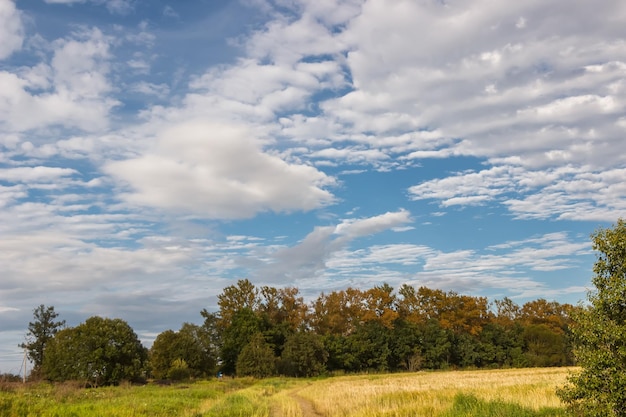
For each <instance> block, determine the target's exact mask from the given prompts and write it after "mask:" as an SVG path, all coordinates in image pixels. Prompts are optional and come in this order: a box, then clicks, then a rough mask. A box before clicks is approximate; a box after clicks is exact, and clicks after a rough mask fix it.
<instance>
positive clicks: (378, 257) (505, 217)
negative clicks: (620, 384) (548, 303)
mask: <svg viewBox="0 0 626 417" xmlns="http://www.w3.org/2000/svg"><path fill="white" fill-rule="evenodd" d="M625 21H626V3H624V2H623V1H621V0H597V1H594V2H589V1H586V0H585V1H583V0H553V1H550V2H545V1H534V0H532V1H524V2H502V1H494V0H471V1H467V0H463V1H460V0H459V1H457V0H451V1H435V0H418V1H415V0H410V1H409V0H406V1H404V0H397V1H393V2H388V1H382V0H349V1H342V2H336V1H330V0H315V1H309V0H241V1H225V0H224V1H218V0H203V1H200V0H196V1H176V2H173V1H154V0H29V1H19V2H16V1H14V0H0V207H1V208H2V210H0V274H1V280H0V323H2V326H1V327H0V371H3V372H18V371H19V369H20V363H21V356H20V352H19V349H18V348H17V345H18V344H19V343H20V342H22V341H23V338H24V334H25V331H26V325H27V323H28V321H29V320H30V319H31V318H32V310H33V308H34V307H36V306H37V305H39V304H42V303H43V304H46V305H54V306H55V308H56V310H57V311H58V312H59V313H60V314H61V317H62V318H65V319H66V320H67V322H68V324H69V325H76V324H78V323H79V322H81V321H84V320H85V319H86V318H88V317H90V316H92V315H103V316H108V317H120V318H123V319H125V320H127V321H128V322H129V323H130V324H131V326H133V328H134V329H135V330H136V332H137V333H138V334H139V335H140V337H141V338H142V340H144V341H145V342H146V344H148V345H149V344H150V343H151V340H153V339H154V337H155V336H156V335H157V334H158V333H160V332H161V331H164V330H166V329H178V328H179V327H180V325H181V324H182V323H183V322H185V321H187V322H200V316H199V312H200V310H201V309H202V308H209V309H213V308H215V301H216V298H215V297H216V295H217V294H219V293H220V292H221V290H222V289H223V288H224V287H226V286H228V285H231V284H233V283H235V282H236V280H237V279H240V278H249V279H250V280H252V282H254V283H255V284H256V285H258V286H262V285H272V286H276V287H282V286H297V287H298V288H299V289H300V290H301V292H302V294H303V295H304V296H305V297H306V298H307V299H308V300H311V299H313V298H314V297H316V296H317V295H319V294H320V293H321V292H322V291H325V292H328V291H332V290H335V289H342V288H346V287H348V286H353V287H359V288H364V289H365V288H371V287H372V286H374V285H378V284H381V283H383V282H387V283H389V284H390V285H392V286H393V287H395V288H397V287H399V286H400V285H401V284H403V283H409V284H411V285H415V286H421V285H425V286H428V287H431V288H440V289H444V290H454V291H457V292H460V293H464V294H470V295H477V296H488V297H489V298H490V300H492V301H493V300H494V299H500V298H503V297H505V296H507V297H510V298H512V299H513V300H515V301H516V302H518V303H519V304H523V303H524V302H526V301H528V300H533V299H537V298H547V299H549V300H557V301H559V302H569V303H576V302H578V301H579V300H583V299H585V296H586V291H587V289H589V288H590V278H591V275H592V272H591V268H592V265H593V262H594V259H595V256H594V254H593V252H592V251H591V245H590V241H589V235H590V234H591V233H592V232H593V231H594V230H595V229H596V228H598V227H608V226H610V225H611V224H613V223H614V222H615V221H616V220H617V219H618V218H619V217H620V216H624V215H625V213H626V181H624V180H625V179H626V140H625V132H626V116H625V114H626V40H625V39H626V25H624V22H625Z"/></svg>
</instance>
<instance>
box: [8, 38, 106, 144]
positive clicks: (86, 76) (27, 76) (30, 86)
mask: <svg viewBox="0 0 626 417" xmlns="http://www.w3.org/2000/svg"><path fill="white" fill-rule="evenodd" d="M110 41H111V40H110V39H108V38H107V37H105V36H104V35H103V34H102V32H100V31H99V30H97V29H93V30H91V31H83V32H77V33H75V34H73V35H72V36H71V37H69V38H65V39H59V40H57V41H56V42H54V44H53V48H54V55H53V57H52V60H51V62H50V64H49V65H48V64H46V63H39V64H37V65H36V66H34V67H33V68H30V69H24V68H23V69H22V70H21V72H20V74H14V73H10V72H7V71H0V126H2V125H4V127H5V129H8V130H9V131H17V132H20V131H28V130H31V129H38V128H42V127H46V126H50V125H62V126H65V127H70V128H71V127H76V128H79V129H83V130H88V131H93V130H100V129H103V128H105V127H106V126H107V124H108V113H109V111H110V109H111V108H112V107H113V106H115V105H116V104H117V102H116V101H114V100H112V99H110V98H108V97H107V93H109V91H110V89H111V86H110V84H109V81H108V79H107V74H108V72H109V68H108V64H107V60H108V58H109V43H110Z"/></svg>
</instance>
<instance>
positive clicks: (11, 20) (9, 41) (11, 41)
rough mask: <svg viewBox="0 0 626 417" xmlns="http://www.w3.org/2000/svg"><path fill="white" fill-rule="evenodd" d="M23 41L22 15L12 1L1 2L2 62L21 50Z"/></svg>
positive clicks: (0, 45) (0, 40) (3, 0)
mask: <svg viewBox="0 0 626 417" xmlns="http://www.w3.org/2000/svg"><path fill="white" fill-rule="evenodd" d="M23 41H24V27H23V24H22V14H21V13H20V12H19V11H18V10H17V9H16V8H15V3H14V2H13V1H12V0H0V60H1V59H5V58H8V57H9V56H10V55H11V54H12V53H13V52H15V51H17V50H19V49H20V48H21V47H22V43H23Z"/></svg>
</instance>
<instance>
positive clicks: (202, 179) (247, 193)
mask: <svg viewBox="0 0 626 417" xmlns="http://www.w3.org/2000/svg"><path fill="white" fill-rule="evenodd" d="M253 135H254V132H253V131H251V130H249V129H246V128H243V127H234V126H229V125H226V124H219V123H210V122H207V121H191V122H185V123H181V124H178V125H174V126H171V127H169V128H168V129H167V130H166V131H164V132H163V133H161V134H159V138H158V142H157V147H156V149H154V150H153V151H148V152H146V153H145V154H143V155H142V156H139V157H137V158H131V159H127V160H124V161H116V162H110V163H108V164H107V165H106V167H105V170H106V172H108V173H109V174H110V175H112V176H113V177H115V178H117V179H118V180H120V181H121V182H122V183H126V184H128V185H129V186H130V191H129V192H128V193H126V194H125V196H124V198H125V199H126V200H127V201H129V202H131V203H133V204H139V205H147V206H152V207H159V208H163V209H166V210H174V211H183V212H189V213H193V214H195V215H198V216H200V217H205V218H214V219H237V218H247V217H252V216H254V215H255V214H257V213H259V212H262V211H267V210H271V211H276V212H290V211H295V210H305V211H306V210H312V209H314V208H319V207H322V206H324V205H327V204H329V203H331V202H332V201H333V200H334V197H333V196H332V194H331V193H330V192H328V191H326V190H325V189H324V188H323V187H325V186H328V185H330V184H332V183H333V180H332V178H330V177H328V176H326V175H325V174H323V173H322V172H320V171H318V170H316V169H315V168H313V167H311V166H307V165H298V164H289V163H287V162H285V161H284V160H282V159H280V158H278V157H276V156H272V155H270V154H268V153H265V152H264V151H263V150H262V149H261V144H260V142H259V140H258V139H257V138H255V137H254V136H253Z"/></svg>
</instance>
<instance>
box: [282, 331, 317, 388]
mask: <svg viewBox="0 0 626 417" xmlns="http://www.w3.org/2000/svg"><path fill="white" fill-rule="evenodd" d="M327 359H328V352H326V349H324V344H323V343H322V340H321V338H320V336H318V335H316V334H315V333H310V332H297V333H294V334H292V335H290V336H289V337H288V338H287V341H286V342H285V348H284V349H283V354H282V356H281V361H280V363H281V371H282V373H284V374H285V375H288V376H295V377H309V376H316V375H320V374H322V373H324V371H325V370H326V360H327Z"/></svg>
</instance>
